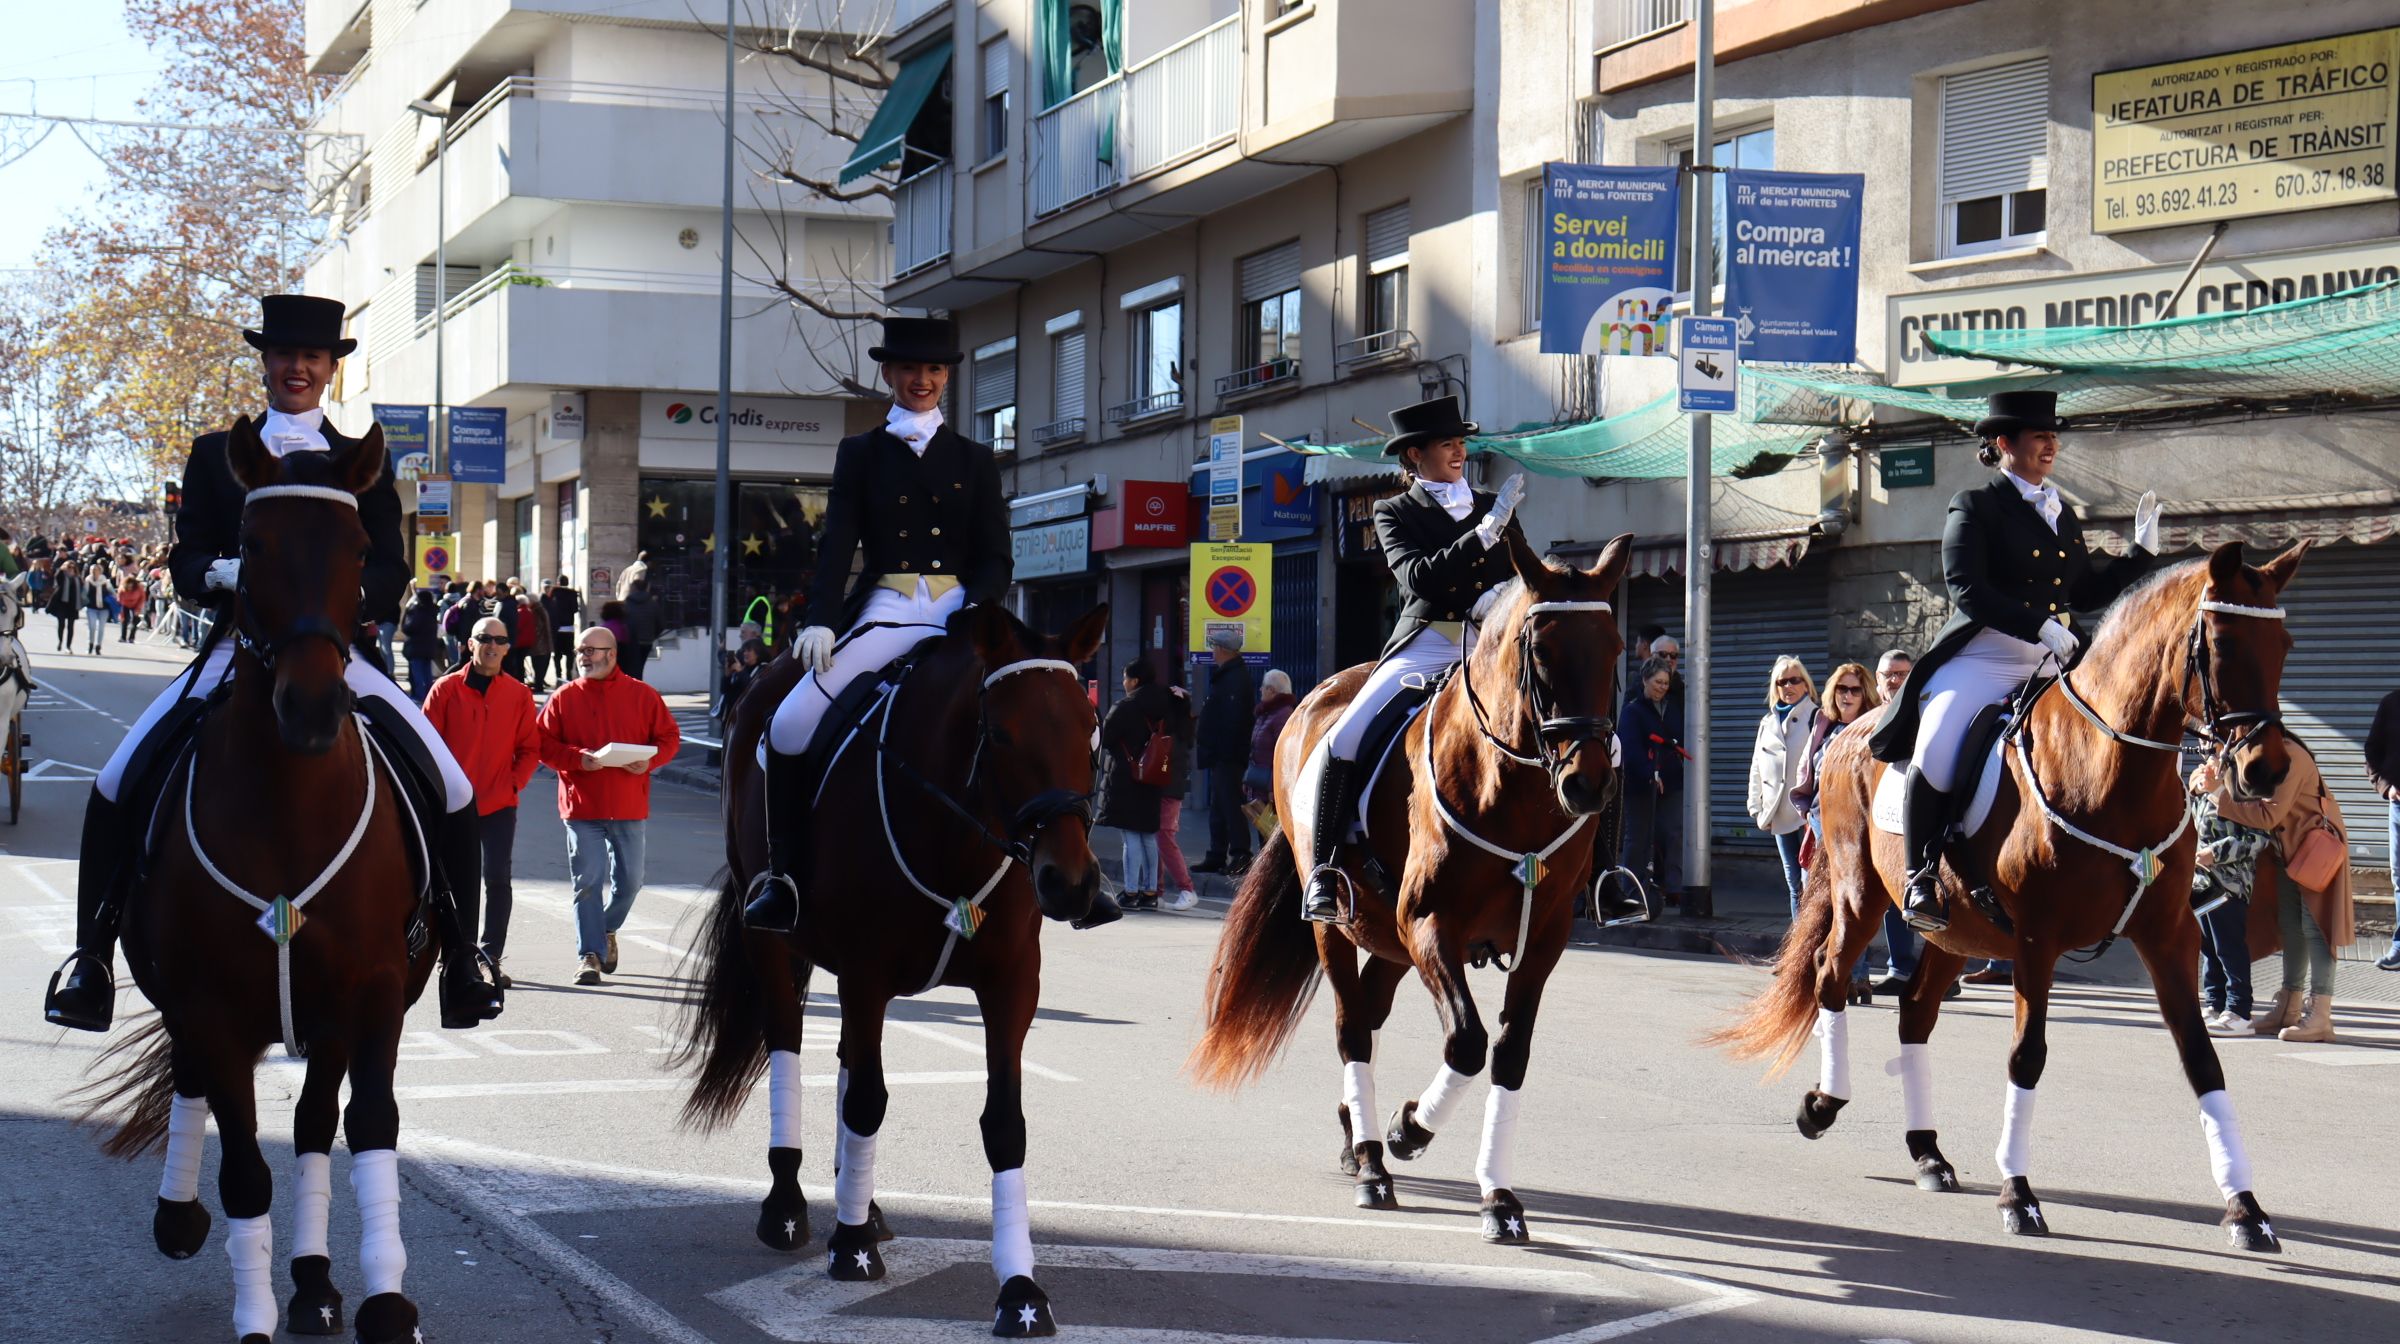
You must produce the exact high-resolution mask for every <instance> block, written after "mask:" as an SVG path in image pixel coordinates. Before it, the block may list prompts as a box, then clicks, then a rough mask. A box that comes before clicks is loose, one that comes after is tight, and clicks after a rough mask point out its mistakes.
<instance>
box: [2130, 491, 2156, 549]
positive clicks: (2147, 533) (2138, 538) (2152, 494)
mask: <svg viewBox="0 0 2400 1344" xmlns="http://www.w3.org/2000/svg"><path fill="white" fill-rule="evenodd" d="M2133 544H2134V545H2136V546H2139V547H2141V548H2142V549H2143V550H2145V551H2148V552H2150V553H2151V554H2152V555H2156V554H2158V492H2157V491H2156V490H2144V491H2143V492H2142V498H2141V502H2139V503H2137V504H2135V505H2134V506H2133Z"/></svg>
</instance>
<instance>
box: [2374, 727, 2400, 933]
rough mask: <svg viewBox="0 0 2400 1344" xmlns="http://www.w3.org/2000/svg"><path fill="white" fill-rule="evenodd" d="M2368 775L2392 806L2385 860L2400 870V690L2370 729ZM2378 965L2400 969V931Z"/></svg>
mask: <svg viewBox="0 0 2400 1344" xmlns="http://www.w3.org/2000/svg"><path fill="white" fill-rule="evenodd" d="M2367 778H2368V779H2369V780H2371V781H2373V783H2374V785H2375V796H2376V797H2378V798H2381V799H2383V801H2384V804H2385V805H2386V806H2388V807H2390V808H2391V814H2390V819H2391V831H2390V833H2389V836H2388V839H2389V843H2390V846H2391V847H2390V848H2389V849H2386V850H2385V851H2384V861H2385V862H2386V863H2388V864H2390V865H2391V868H2392V871H2393V872H2396V873H2400V691H2394V692H2392V693H2391V694H2390V695H2387V696H2385V697H2383V703H2382V704H2381V705H2378V706H2377V707H2376V709H2375V722H2374V723H2373V724H2372V725H2371V726H2369V727H2368V729H2367ZM2375 968H2376V969H2377V970H2382V971H2400V932H2395V933H2394V934H2393V935H2392V945H2391V947H2390V948H2388V949H2387V950H2386V951H2385V952H2384V954H2383V959H2382V960H2380V961H2378V962H2376V963H2375Z"/></svg>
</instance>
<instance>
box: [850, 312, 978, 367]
mask: <svg viewBox="0 0 2400 1344" xmlns="http://www.w3.org/2000/svg"><path fill="white" fill-rule="evenodd" d="M867 358H869V359H871V360H874V361H875V362H876V363H878V364H956V363H958V362H959V361H960V360H962V359H965V358H966V355H965V354H964V353H963V352H961V351H960V350H959V348H958V324H957V323H955V322H952V321H951V320H950V319H949V318H946V317H887V318H885V319H883V344H881V345H878V346H872V347H870V348H869V349H868V350H867Z"/></svg>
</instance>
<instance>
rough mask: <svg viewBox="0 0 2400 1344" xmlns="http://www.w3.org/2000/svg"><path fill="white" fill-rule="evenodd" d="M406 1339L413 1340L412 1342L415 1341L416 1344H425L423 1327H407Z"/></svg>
mask: <svg viewBox="0 0 2400 1344" xmlns="http://www.w3.org/2000/svg"><path fill="white" fill-rule="evenodd" d="M408 1337H409V1338H410V1339H413V1340H415V1341H416V1344H425V1330H424V1327H422V1326H413V1325H412V1326H410V1327H409V1329H408Z"/></svg>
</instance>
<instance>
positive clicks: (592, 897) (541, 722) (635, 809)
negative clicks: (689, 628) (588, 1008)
mask: <svg viewBox="0 0 2400 1344" xmlns="http://www.w3.org/2000/svg"><path fill="white" fill-rule="evenodd" d="M575 666H576V668H577V669H578V670H579V671H580V672H581V675H580V676H578V677H577V678H576V679H575V680H573V681H570V682H568V683H567V684H566V685H564V686H561V687H559V688H558V689H557V690H556V691H554V692H552V693H551V696H550V703H548V704H546V705H544V706H542V713H541V717H540V718H539V719H538V720H537V726H538V727H539V728H540V730H541V738H542V764H544V765H547V766H549V767H550V768H551V769H552V770H555V771H557V772H558V815H559V816H560V817H562V818H564V819H565V820H566V823H567V879H568V881H569V882H571V883H572V884H573V885H574V888H575V933H576V953H577V955H578V956H580V957H581V958H582V963H581V965H580V966H579V967H578V968H577V970H576V972H575V983H576V984H579V985H596V984H599V983H600V977H601V976H602V975H603V974H611V975H613V974H615V973H616V969H617V929H618V928H619V927H620V926H622V925H623V924H624V923H625V917H626V916H627V915H629V914H632V913H633V898H634V897H635V896H636V895H639V894H640V892H641V889H642V859H643V853H644V850H645V848H646V845H647V841H646V838H645V836H644V834H643V828H644V825H645V824H646V823H647V822H648V820H649V818H650V772H651V771H653V770H655V769H657V768H658V767H660V766H662V765H665V764H666V763H667V762H668V761H670V760H673V759H674V757H675V748H676V747H677V746H678V745H680V744H681V743H682V740H683V737H682V734H680V733H678V732H677V731H676V730H675V716H674V715H672V714H670V713H668V712H667V702H666V701H665V700H663V699H661V698H660V697H659V694H658V692H657V691H655V690H652V689H651V688H650V686H649V684H648V683H647V682H643V681H640V680H638V679H636V678H633V677H629V676H625V675H623V674H622V673H620V672H619V671H618V670H617V637H616V636H615V635H614V634H611V633H610V632H609V629H608V627H606V626H603V625H595V626H593V627H591V628H590V629H588V630H585V631H584V632H583V633H582V634H580V635H577V636H576V637H575ZM604 881H605V882H606V883H607V885H608V889H609V901H608V906H607V908H606V909H605V910H603V909H602V908H601V904H600V887H601V884H602V883H603V882H604Z"/></svg>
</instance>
